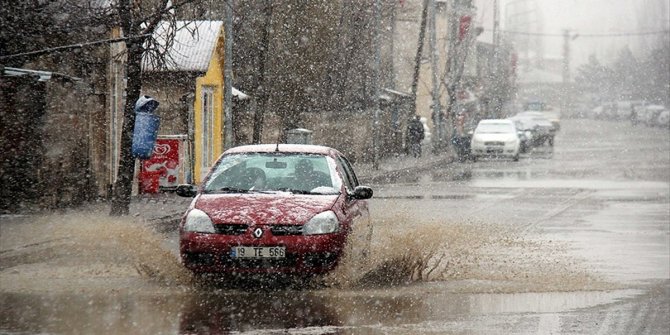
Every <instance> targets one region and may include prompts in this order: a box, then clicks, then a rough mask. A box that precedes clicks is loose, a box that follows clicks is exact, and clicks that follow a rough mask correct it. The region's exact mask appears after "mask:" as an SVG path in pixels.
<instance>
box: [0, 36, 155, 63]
mask: <svg viewBox="0 0 670 335" xmlns="http://www.w3.org/2000/svg"><path fill="white" fill-rule="evenodd" d="M149 36H151V34H143V35H135V36H127V37H119V38H111V39H104V40H99V41H92V42H84V43H77V44H70V45H63V46H59V47H53V48H47V49H42V50H36V51H29V52H22V53H18V54H13V55H0V60H6V59H12V58H19V57H27V56H41V55H44V54H48V53H53V52H59V51H66V50H71V49H81V48H84V47H90V46H94V45H99V44H110V43H116V42H123V41H128V40H135V39H141V38H145V37H149Z"/></svg>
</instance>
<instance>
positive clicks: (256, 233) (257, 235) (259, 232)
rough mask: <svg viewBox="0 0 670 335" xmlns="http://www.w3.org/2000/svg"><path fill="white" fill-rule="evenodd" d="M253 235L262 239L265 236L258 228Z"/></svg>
mask: <svg viewBox="0 0 670 335" xmlns="http://www.w3.org/2000/svg"><path fill="white" fill-rule="evenodd" d="M253 234H254V236H256V238H261V236H263V229H261V228H256V229H254V233H253Z"/></svg>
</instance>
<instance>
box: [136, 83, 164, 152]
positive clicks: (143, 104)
mask: <svg viewBox="0 0 670 335" xmlns="http://www.w3.org/2000/svg"><path fill="white" fill-rule="evenodd" d="M158 105H159V103H158V101H156V100H155V99H153V98H151V97H149V96H146V95H145V96H141V97H140V98H139V99H137V102H136V103H135V129H134V131H133V147H132V153H133V157H136V158H139V159H149V158H150V157H151V154H152V152H153V150H154V145H155V144H156V138H157V137H158V128H159V127H160V117H159V116H158V115H156V114H154V111H155V110H156V108H158Z"/></svg>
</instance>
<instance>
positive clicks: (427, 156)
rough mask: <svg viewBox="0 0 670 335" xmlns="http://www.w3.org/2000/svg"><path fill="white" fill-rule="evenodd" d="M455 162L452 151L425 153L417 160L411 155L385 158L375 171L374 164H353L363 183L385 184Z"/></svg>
mask: <svg viewBox="0 0 670 335" xmlns="http://www.w3.org/2000/svg"><path fill="white" fill-rule="evenodd" d="M453 161H454V154H453V153H452V152H451V150H448V151H446V152H444V153H441V154H438V155H435V154H432V153H430V152H424V153H423V155H421V157H418V158H415V157H412V156H409V155H399V156H397V157H385V158H383V159H382V160H380V162H379V168H378V169H374V167H373V165H372V163H359V164H353V165H354V169H355V170H356V175H357V176H358V179H359V180H360V181H361V183H364V184H378V183H385V182H389V181H391V180H393V179H394V178H397V177H398V176H399V175H402V174H407V173H417V172H424V171H430V170H433V169H435V168H439V167H442V166H445V165H447V164H450V163H452V162H453Z"/></svg>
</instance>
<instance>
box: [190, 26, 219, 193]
mask: <svg viewBox="0 0 670 335" xmlns="http://www.w3.org/2000/svg"><path fill="white" fill-rule="evenodd" d="M223 52H224V50H223V34H221V35H220V37H219V40H218V42H217V46H216V48H215V51H214V53H213V55H212V59H211V60H210V62H209V67H208V69H207V73H205V75H204V76H202V77H198V78H197V79H196V89H195V102H194V105H193V111H194V164H193V166H194V180H195V181H196V182H200V180H202V178H203V177H204V175H205V172H206V169H203V168H202V167H203V166H211V165H212V163H214V161H213V160H211V161H209V160H208V159H206V158H205V157H203V144H204V143H203V140H202V136H203V131H204V129H203V122H204V120H203V110H202V108H203V99H202V95H203V89H204V88H210V89H211V90H212V91H213V95H212V106H213V127H212V128H213V133H212V134H210V135H211V141H210V148H209V150H212V153H213V157H214V159H216V157H218V156H219V155H221V153H222V152H223V137H224V136H223V135H224V134H223V55H224V53H223Z"/></svg>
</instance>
